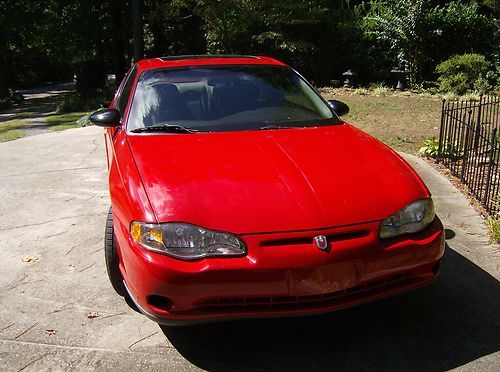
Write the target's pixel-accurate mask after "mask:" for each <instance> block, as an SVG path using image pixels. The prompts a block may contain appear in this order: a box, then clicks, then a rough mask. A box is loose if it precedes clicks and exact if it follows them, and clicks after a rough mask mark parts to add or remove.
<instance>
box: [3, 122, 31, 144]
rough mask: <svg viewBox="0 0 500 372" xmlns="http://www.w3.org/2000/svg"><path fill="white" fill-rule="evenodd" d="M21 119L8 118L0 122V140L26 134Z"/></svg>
mask: <svg viewBox="0 0 500 372" xmlns="http://www.w3.org/2000/svg"><path fill="white" fill-rule="evenodd" d="M22 126H23V120H17V119H16V120H9V121H8V122H6V123H0V142H6V141H12V140H15V139H18V138H22V137H24V136H25V135H26V134H25V133H24V131H23V130H22Z"/></svg>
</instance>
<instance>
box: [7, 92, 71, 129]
mask: <svg viewBox="0 0 500 372" xmlns="http://www.w3.org/2000/svg"><path fill="white" fill-rule="evenodd" d="M74 89H75V88H74V84H73V83H72V82H69V83H61V84H52V85H46V86H43V87H40V88H33V89H24V90H19V91H18V93H21V94H22V95H23V98H24V100H23V101H22V102H21V103H19V104H17V105H14V107H12V108H11V109H8V110H4V111H2V112H0V126H1V125H2V123H9V121H10V120H12V119H15V118H16V117H18V115H19V114H21V116H22V118H23V119H25V121H24V124H23V126H22V128H19V129H21V130H23V131H24V132H25V135H26V136H33V135H37V134H41V133H48V132H50V131H51V130H50V128H49V127H48V123H47V117H48V116H51V115H54V114H55V113H56V110H57V106H59V104H60V103H61V102H62V100H63V99H64V96H65V95H66V94H68V93H71V92H73V91H74Z"/></svg>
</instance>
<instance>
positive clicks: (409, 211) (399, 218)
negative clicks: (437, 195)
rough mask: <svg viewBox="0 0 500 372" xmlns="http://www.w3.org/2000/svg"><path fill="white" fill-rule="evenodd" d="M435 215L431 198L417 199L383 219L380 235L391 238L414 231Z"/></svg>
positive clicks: (430, 220) (427, 222)
mask: <svg viewBox="0 0 500 372" xmlns="http://www.w3.org/2000/svg"><path fill="white" fill-rule="evenodd" d="M435 215H436V214H435V211H434V203H433V202H432V199H431V198H427V199H419V200H417V201H414V202H413V203H411V204H408V205H407V206H406V207H404V208H403V209H401V210H400V211H399V212H396V213H394V214H393V215H392V216H389V217H388V218H386V219H385V220H383V221H382V223H381V225H380V233H379V234H380V237H381V238H392V237H393V236H398V235H403V234H409V233H416V232H418V231H421V230H423V229H424V228H425V227H426V226H427V225H429V224H430V223H431V222H432V221H433V220H434V217H435Z"/></svg>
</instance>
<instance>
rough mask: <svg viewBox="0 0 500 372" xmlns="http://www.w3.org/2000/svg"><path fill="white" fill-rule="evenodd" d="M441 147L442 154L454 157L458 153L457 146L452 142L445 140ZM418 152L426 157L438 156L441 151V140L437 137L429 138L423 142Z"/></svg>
mask: <svg viewBox="0 0 500 372" xmlns="http://www.w3.org/2000/svg"><path fill="white" fill-rule="evenodd" d="M442 146H443V147H442V148H441V156H444V157H453V156H455V154H456V152H457V151H456V149H455V146H453V144H452V143H450V142H445V143H443V145H442ZM418 153H419V154H420V155H422V156H424V157H426V158H437V156H438V153H439V140H438V139H437V138H434V137H433V138H428V139H426V140H424V142H423V143H422V147H420V149H419V150H418Z"/></svg>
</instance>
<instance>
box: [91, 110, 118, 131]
mask: <svg viewBox="0 0 500 372" xmlns="http://www.w3.org/2000/svg"><path fill="white" fill-rule="evenodd" d="M120 116H121V115H120V111H118V110H117V109H114V108H113V109H109V108H107V109H102V110H99V111H96V112H94V113H93V114H92V115H90V122H91V123H92V124H94V125H97V126H99V127H104V128H111V127H117V126H118V125H120Z"/></svg>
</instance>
